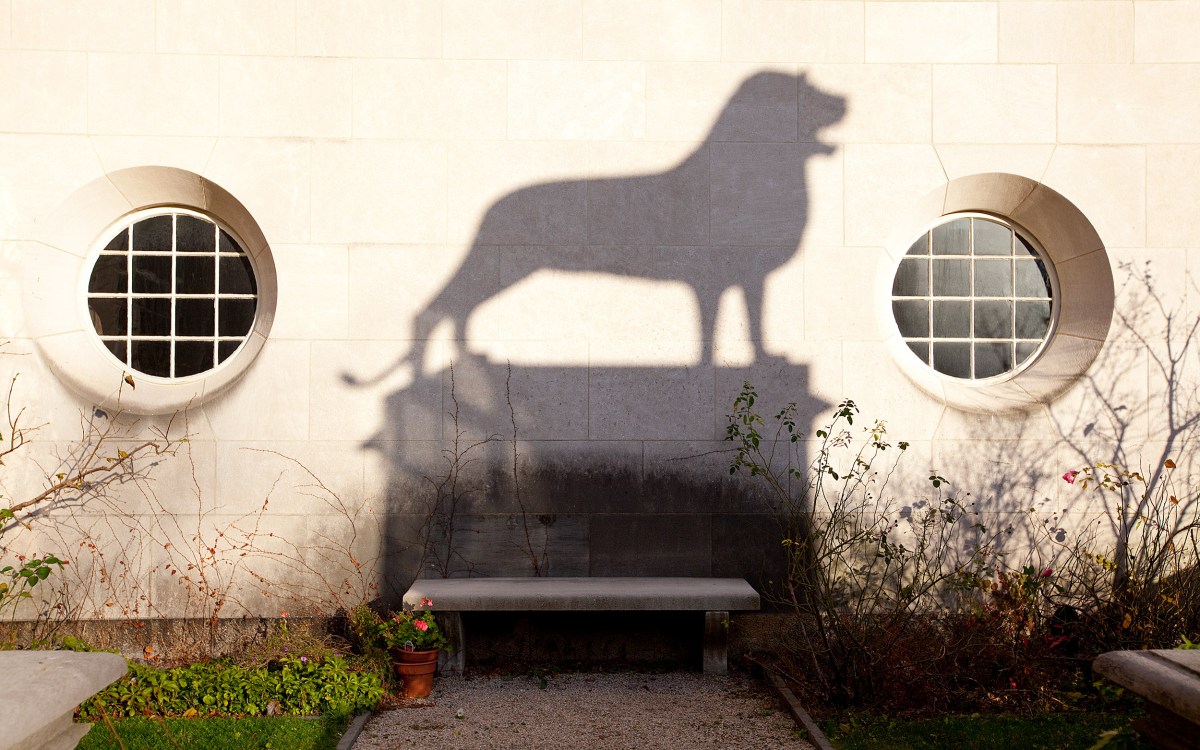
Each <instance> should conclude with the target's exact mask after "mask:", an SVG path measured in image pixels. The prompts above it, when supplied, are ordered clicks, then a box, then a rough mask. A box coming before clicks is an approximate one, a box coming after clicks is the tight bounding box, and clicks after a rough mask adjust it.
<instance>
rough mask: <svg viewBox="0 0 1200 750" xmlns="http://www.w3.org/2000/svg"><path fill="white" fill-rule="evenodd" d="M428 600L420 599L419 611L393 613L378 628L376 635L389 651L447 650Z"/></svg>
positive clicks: (447, 644) (404, 610) (407, 610)
mask: <svg viewBox="0 0 1200 750" xmlns="http://www.w3.org/2000/svg"><path fill="white" fill-rule="evenodd" d="M432 606H433V601H432V600H430V599H422V600H421V603H420V604H419V605H418V607H420V609H402V610H400V611H399V612H393V613H391V615H390V616H389V617H388V618H387V619H386V620H383V621H382V622H381V623H380V624H379V626H378V628H379V629H378V634H379V637H380V638H381V639H382V641H383V642H384V643H385V644H386V645H387V647H388V648H389V649H394V650H397V651H429V650H432V649H435V648H449V645H450V644H449V642H448V641H447V640H446V637H445V636H444V635H442V631H441V628H439V627H438V623H437V620H436V619H435V618H434V616H433V611H432V610H431V609H428V608H430V607H432Z"/></svg>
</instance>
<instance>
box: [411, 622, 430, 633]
mask: <svg viewBox="0 0 1200 750" xmlns="http://www.w3.org/2000/svg"><path fill="white" fill-rule="evenodd" d="M413 626H414V627H415V628H416V629H417V630H420V631H422V632H423V631H426V630H429V623H427V622H425V621H424V620H417V621H416V622H414V623H413Z"/></svg>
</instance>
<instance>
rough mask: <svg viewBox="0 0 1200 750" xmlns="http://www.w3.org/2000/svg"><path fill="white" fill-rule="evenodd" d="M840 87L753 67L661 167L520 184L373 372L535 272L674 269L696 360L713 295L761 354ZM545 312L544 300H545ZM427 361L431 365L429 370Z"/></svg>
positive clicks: (708, 328)
mask: <svg viewBox="0 0 1200 750" xmlns="http://www.w3.org/2000/svg"><path fill="white" fill-rule="evenodd" d="M845 111H846V104H845V99H844V98H843V97H841V96H837V95H835V94H831V93H827V92H824V91H821V90H819V89H817V88H816V87H814V86H813V85H812V84H810V83H809V82H808V80H807V78H806V76H804V75H789V74H785V73H777V72H763V73H757V74H755V75H753V76H751V77H750V78H747V79H746V80H745V81H743V82H742V84H741V85H740V86H739V87H738V89H737V91H736V92H735V93H734V94H733V96H732V97H731V98H730V99H729V101H728V103H727V104H726V105H725V107H724V108H723V109H722V111H721V114H720V115H719V116H718V117H717V120H716V122H715V123H714V124H713V126H712V128H711V129H710V131H709V133H708V135H707V137H706V138H705V140H704V142H703V143H701V144H700V145H699V146H698V147H697V148H696V149H695V150H694V151H693V152H692V153H691V154H690V155H688V156H687V157H686V158H685V159H684V160H683V161H681V162H679V163H678V164H677V165H675V166H674V167H672V168H671V169H669V170H667V171H665V172H658V173H651V174H642V175H632V176H622V177H606V178H581V179H576V180H563V181H556V182H548V183H543V184H538V185H532V186H529V187H525V188H521V189H519V190H516V191H514V192H512V193H509V194H508V195H506V196H504V197H503V198H501V199H500V200H498V201H497V202H496V203H494V204H493V205H492V206H491V207H490V208H489V209H488V211H487V214H486V215H485V217H484V218H483V220H482V222H481V223H480V225H479V229H478V231H477V232H476V235H475V238H474V242H473V244H472V246H471V250H470V252H469V253H468V254H467V255H466V257H465V258H464V259H463V261H462V263H461V264H460V265H459V267H458V269H457V271H456V272H455V273H454V274H453V276H451V277H450V279H449V281H448V282H447V283H446V284H445V285H444V286H443V287H442V288H441V290H440V291H439V292H438V293H437V295H436V296H434V298H433V299H432V300H431V301H430V302H429V303H428V305H426V306H425V308H424V309H423V310H422V311H421V312H420V313H419V314H418V315H417V317H416V320H415V323H414V326H413V331H412V335H411V339H412V341H413V346H412V349H411V350H410V351H409V353H408V354H407V355H406V356H405V357H403V358H402V359H401V360H400V361H398V362H396V363H395V364H394V365H393V366H392V367H390V368H388V369H386V370H385V371H383V372H382V373H380V374H379V375H377V376H376V377H373V378H370V379H369V380H367V381H359V380H358V379H357V378H355V377H353V376H350V375H347V377H346V379H347V380H348V381H349V382H352V383H359V382H364V383H373V382H378V381H380V380H382V379H384V378H386V377H387V376H388V375H389V374H390V373H391V372H394V371H395V370H396V369H397V368H399V367H401V366H403V365H404V364H406V363H411V364H412V365H413V367H414V368H415V372H416V373H419V372H422V371H423V368H422V364H423V362H424V358H425V356H426V346H427V345H428V343H429V341H430V339H431V337H432V336H433V335H434V334H435V330H436V329H437V328H438V327H439V325H442V324H444V323H449V325H450V336H449V338H450V339H451V340H462V339H464V338H465V336H466V328H467V323H468V320H469V319H470V317H471V315H472V314H473V313H474V312H475V311H476V310H478V309H480V308H481V307H482V306H483V305H484V304H485V303H486V302H487V301H488V300H491V299H493V298H495V297H497V296H499V295H500V294H501V293H503V292H504V291H505V290H507V289H510V288H512V287H514V286H516V285H517V284H518V283H520V282H521V281H523V280H524V279H527V278H528V277H530V276H532V275H533V274H535V273H537V272H539V271H553V272H565V273H579V274H585V273H586V274H601V275H608V276H612V277H616V278H631V279H639V280H649V281H661V282H674V283H679V284H683V285H685V286H686V287H688V288H689V289H690V290H691V293H692V296H693V297H694V299H695V302H696V307H697V310H698V313H699V316H698V317H699V321H698V322H699V334H700V340H701V361H702V362H706V363H711V362H713V340H714V337H715V330H716V326H717V313H718V307H719V305H720V301H721V298H722V296H723V295H724V294H725V292H727V291H728V290H739V291H740V292H741V295H742V299H743V300H744V304H745V308H746V309H745V312H746V321H747V324H748V331H747V333H748V338H749V340H750V341H751V342H752V345H753V347H754V353H755V361H762V360H764V359H768V358H769V356H768V355H767V354H766V353H765V352H764V351H763V347H762V340H763V328H764V327H763V320H764V300H763V296H764V287H765V285H766V280H767V278H768V277H769V276H770V275H771V274H772V273H773V272H775V271H776V270H777V269H779V268H780V267H781V266H783V265H784V264H786V263H787V262H789V261H790V260H792V259H793V258H794V257H795V256H796V255H797V254H798V252H799V248H800V245H801V241H802V239H803V237H804V232H805V229H806V226H807V224H808V214H809V200H808V192H809V191H808V184H807V177H806V175H807V170H808V162H809V160H810V159H811V158H813V157H815V156H824V155H829V154H832V153H833V152H834V150H835V148H834V146H832V145H830V144H827V143H825V142H823V141H821V139H820V137H821V131H822V130H824V129H825V128H827V127H829V126H831V125H834V124H836V123H837V122H839V121H840V120H841V119H842V117H843V116H844V114H845ZM548 312H549V311H548ZM424 371H428V370H424Z"/></svg>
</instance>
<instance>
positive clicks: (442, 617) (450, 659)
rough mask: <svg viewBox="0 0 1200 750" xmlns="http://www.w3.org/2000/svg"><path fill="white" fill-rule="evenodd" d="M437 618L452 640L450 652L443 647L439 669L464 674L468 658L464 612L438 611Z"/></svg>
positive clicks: (450, 640) (449, 639)
mask: <svg viewBox="0 0 1200 750" xmlns="http://www.w3.org/2000/svg"><path fill="white" fill-rule="evenodd" d="M437 619H438V625H439V626H440V627H441V629H442V634H443V635H445V636H446V640H447V641H449V642H450V649H449V653H447V650H446V649H442V653H441V654H439V655H438V671H439V672H443V673H445V672H449V673H451V674H462V673H463V665H464V664H465V663H466V658H467V654H466V651H467V638H466V634H465V632H464V631H463V624H462V613H460V612H438V613H437Z"/></svg>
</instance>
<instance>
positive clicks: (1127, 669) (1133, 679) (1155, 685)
mask: <svg viewBox="0 0 1200 750" xmlns="http://www.w3.org/2000/svg"><path fill="white" fill-rule="evenodd" d="M1092 666H1093V668H1094V670H1095V672H1096V673H1097V674H1100V675H1103V676H1104V677H1107V678H1108V679H1110V680H1112V681H1113V682H1115V683H1117V684H1118V685H1120V686H1122V687H1124V688H1126V689H1127V690H1129V691H1131V692H1133V693H1137V694H1138V695H1140V696H1142V697H1143V698H1145V699H1146V702H1147V709H1148V711H1147V714H1148V715H1147V717H1146V718H1145V719H1141V720H1138V721H1135V722H1134V723H1133V728H1134V729H1136V730H1137V731H1138V733H1139V734H1141V735H1142V736H1143V737H1145V738H1146V739H1148V740H1150V741H1151V742H1153V743H1154V744H1155V745H1156V746H1158V747H1161V748H1168V749H1169V750H1185V749H1188V750H1196V749H1197V748H1200V651H1173V650H1172V651H1168V650H1159V651H1109V652H1108V653H1106V654H1101V655H1100V656H1098V657H1096V660H1095V662H1093V665H1092Z"/></svg>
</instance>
